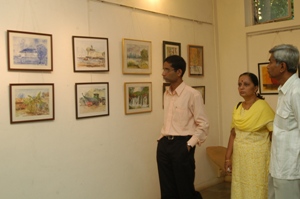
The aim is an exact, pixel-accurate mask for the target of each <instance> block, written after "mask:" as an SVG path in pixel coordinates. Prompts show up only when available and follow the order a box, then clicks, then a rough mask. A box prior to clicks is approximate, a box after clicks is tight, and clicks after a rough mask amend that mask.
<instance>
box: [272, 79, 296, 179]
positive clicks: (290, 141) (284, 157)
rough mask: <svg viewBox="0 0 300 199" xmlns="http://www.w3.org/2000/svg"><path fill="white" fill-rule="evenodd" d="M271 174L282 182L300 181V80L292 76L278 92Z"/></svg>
mask: <svg viewBox="0 0 300 199" xmlns="http://www.w3.org/2000/svg"><path fill="white" fill-rule="evenodd" d="M278 91H279V93H278V102H277V109H276V114H275V119H274V129H273V136H272V147H271V162H270V174H271V176H272V177H274V178H278V179H286V180H293V179H300V79H299V78H298V76H297V74H294V75H292V76H291V77H290V78H289V79H288V80H287V81H286V82H285V83H284V85H283V86H279V88H278Z"/></svg>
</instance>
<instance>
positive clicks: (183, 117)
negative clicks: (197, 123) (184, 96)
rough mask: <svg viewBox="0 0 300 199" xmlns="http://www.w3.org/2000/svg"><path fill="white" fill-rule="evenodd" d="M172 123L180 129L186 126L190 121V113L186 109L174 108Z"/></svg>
mask: <svg viewBox="0 0 300 199" xmlns="http://www.w3.org/2000/svg"><path fill="white" fill-rule="evenodd" d="M173 119H174V120H173V121H174V122H175V123H176V124H177V125H179V126H180V127H185V126H186V125H188V122H189V119H190V111H189V109H187V108H184V107H179V106H175V107H174V110H173Z"/></svg>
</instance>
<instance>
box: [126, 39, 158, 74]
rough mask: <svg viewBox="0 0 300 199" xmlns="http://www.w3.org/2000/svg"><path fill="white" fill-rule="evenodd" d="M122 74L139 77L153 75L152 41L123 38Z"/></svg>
mask: <svg viewBox="0 0 300 199" xmlns="http://www.w3.org/2000/svg"><path fill="white" fill-rule="evenodd" d="M122 72H123V74H138V75H145V74H151V73H152V43H151V41H143V40H135V39H127V38H123V40H122Z"/></svg>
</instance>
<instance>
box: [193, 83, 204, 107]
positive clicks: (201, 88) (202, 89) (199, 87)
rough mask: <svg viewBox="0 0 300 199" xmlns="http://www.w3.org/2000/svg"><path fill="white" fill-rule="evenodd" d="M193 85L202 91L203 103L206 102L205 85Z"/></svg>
mask: <svg viewBox="0 0 300 199" xmlns="http://www.w3.org/2000/svg"><path fill="white" fill-rule="evenodd" d="M192 87H193V88H194V89H196V90H197V91H199V92H200V93H201V95H202V99H203V104H205V86H192Z"/></svg>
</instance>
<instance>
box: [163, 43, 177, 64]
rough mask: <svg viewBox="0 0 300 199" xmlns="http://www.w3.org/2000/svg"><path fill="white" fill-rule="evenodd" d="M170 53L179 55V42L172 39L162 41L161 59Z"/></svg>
mask: <svg viewBox="0 0 300 199" xmlns="http://www.w3.org/2000/svg"><path fill="white" fill-rule="evenodd" d="M171 55H179V56H181V44H180V43H178V42H172V41H163V60H165V59H166V58H167V57H169V56H171Z"/></svg>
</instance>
